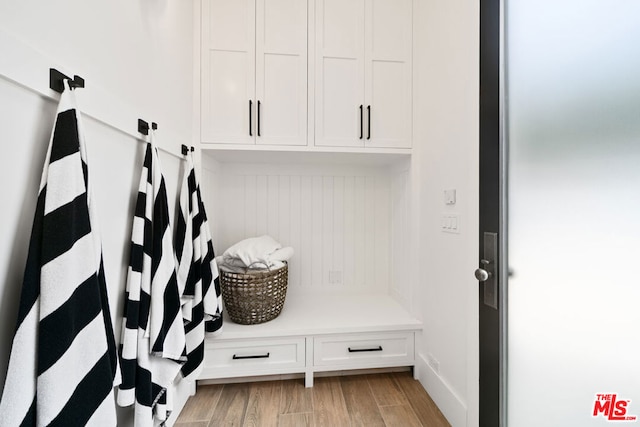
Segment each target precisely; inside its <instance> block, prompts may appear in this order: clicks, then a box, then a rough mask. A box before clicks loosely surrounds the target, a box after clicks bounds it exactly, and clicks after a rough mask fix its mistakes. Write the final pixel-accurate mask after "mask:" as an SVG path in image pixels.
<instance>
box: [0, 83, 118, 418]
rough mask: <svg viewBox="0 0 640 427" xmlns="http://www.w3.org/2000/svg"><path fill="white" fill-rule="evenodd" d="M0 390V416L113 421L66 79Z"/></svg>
mask: <svg viewBox="0 0 640 427" xmlns="http://www.w3.org/2000/svg"><path fill="white" fill-rule="evenodd" d="M65 86H66V90H65V91H64V92H63V93H62V96H61V98H60V104H59V106H58V114H57V118H56V122H55V125H54V130H53V133H52V135H51V140H50V142H49V149H48V152H47V156H46V160H45V165H44V171H43V173H42V180H41V182H40V192H39V195H38V202H37V205H36V213H35V218H34V222H33V229H32V233H31V241H30V244H29V255H28V258H27V266H26V269H25V274H24V281H23V286H22V295H21V298H20V307H19V310H18V321H17V327H16V332H15V336H14V339H13V346H12V348H11V355H10V359H9V369H8V372H7V377H6V382H5V386H4V391H3V394H2V400H1V401H0V414H1V415H0V424H1V425H3V426H18V425H28V426H44V425H88V426H114V425H115V424H116V408H115V403H114V396H113V387H114V385H117V384H118V383H119V380H120V372H119V370H118V363H117V360H118V358H117V350H116V345H115V339H114V336H113V329H112V324H111V318H110V314H109V303H108V300H107V286H106V281H105V276H104V268H103V264H102V248H101V242H100V236H99V235H98V232H97V227H96V225H97V221H96V215H95V211H94V208H93V205H92V198H91V191H90V186H89V179H88V166H87V154H86V148H85V142H84V133H83V130H82V123H81V120H80V116H79V112H78V110H77V108H76V103H75V96H74V94H73V91H71V90H70V89H69V87H68V83H67V82H65Z"/></svg>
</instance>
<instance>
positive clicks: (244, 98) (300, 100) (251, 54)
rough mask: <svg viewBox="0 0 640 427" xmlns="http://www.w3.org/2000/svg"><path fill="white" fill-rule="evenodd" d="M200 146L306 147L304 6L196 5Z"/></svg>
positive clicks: (253, 1) (209, 1) (264, 2)
mask: <svg viewBox="0 0 640 427" xmlns="http://www.w3.org/2000/svg"><path fill="white" fill-rule="evenodd" d="M201 61H202V62H201V66H202V70H201V71H202V74H201V84H202V90H201V93H202V98H201V102H202V105H201V132H202V135H201V136H202V142H204V143H223V144H272V145H306V144H307V2H306V0H304V1H300V0H203V2H202V55H201Z"/></svg>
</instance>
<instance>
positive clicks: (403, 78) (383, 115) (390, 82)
mask: <svg viewBox="0 0 640 427" xmlns="http://www.w3.org/2000/svg"><path fill="white" fill-rule="evenodd" d="M365 13H366V19H365V25H366V29H365V35H366V36H365V85H366V89H365V104H366V105H367V107H369V108H370V111H367V121H368V123H367V136H366V139H365V141H366V144H365V145H366V146H371V147H380V148H383V147H384V148H410V147H411V133H412V128H411V126H412V119H411V118H412V114H413V108H412V95H411V86H412V66H411V57H412V51H411V50H412V34H411V28H412V15H413V13H412V0H366V11H365ZM369 129H370V132H369Z"/></svg>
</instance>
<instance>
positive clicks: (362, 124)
mask: <svg viewBox="0 0 640 427" xmlns="http://www.w3.org/2000/svg"><path fill="white" fill-rule="evenodd" d="M362 138H364V109H363V105H362V104H360V139H362Z"/></svg>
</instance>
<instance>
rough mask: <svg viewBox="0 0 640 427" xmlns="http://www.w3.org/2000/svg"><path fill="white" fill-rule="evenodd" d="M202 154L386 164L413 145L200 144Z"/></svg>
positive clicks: (241, 159) (235, 159)
mask: <svg viewBox="0 0 640 427" xmlns="http://www.w3.org/2000/svg"><path fill="white" fill-rule="evenodd" d="M200 147H201V149H202V153H203V155H205V156H207V157H210V158H212V159H214V160H216V161H218V162H223V163H274V164H283V163H284V164H286V163H288V164H299V163H303V164H360V165H370V166H384V165H390V164H394V163H397V162H400V161H403V160H407V159H409V158H410V156H411V151H412V150H411V149H410V148H362V147H300V146H262V145H236V144H201V146H200Z"/></svg>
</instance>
